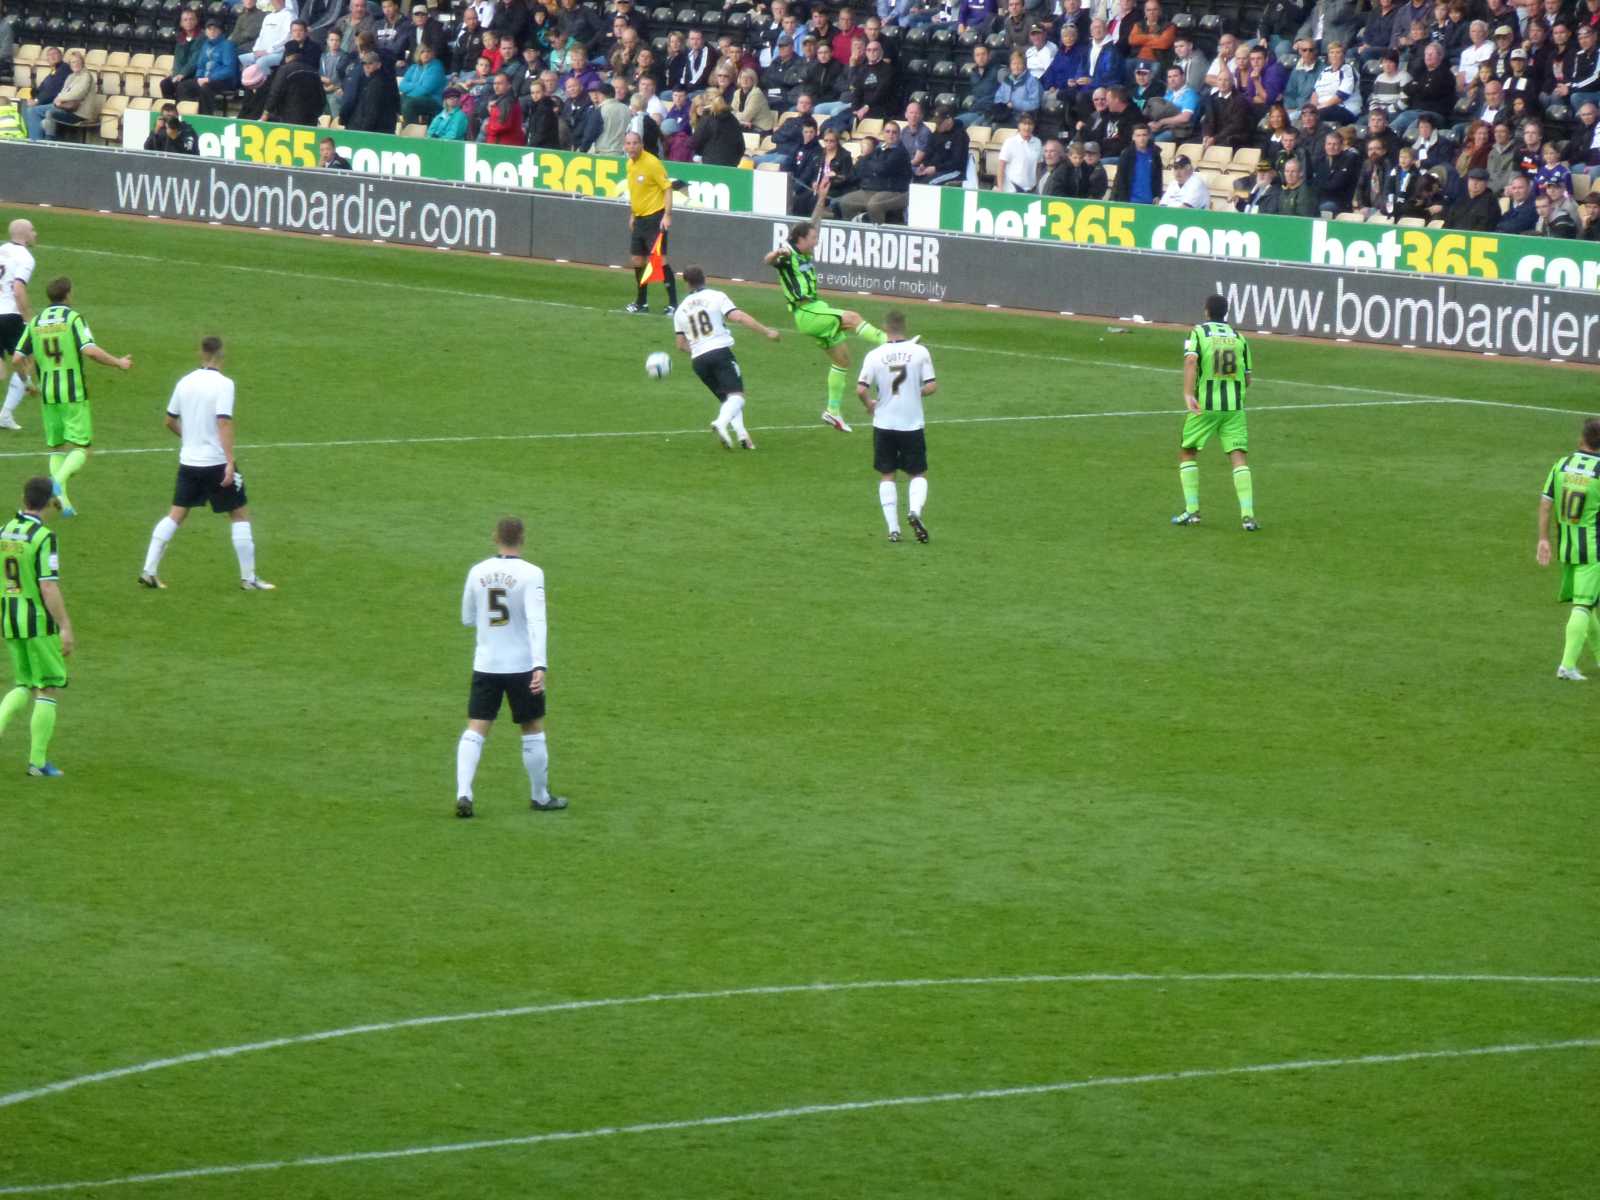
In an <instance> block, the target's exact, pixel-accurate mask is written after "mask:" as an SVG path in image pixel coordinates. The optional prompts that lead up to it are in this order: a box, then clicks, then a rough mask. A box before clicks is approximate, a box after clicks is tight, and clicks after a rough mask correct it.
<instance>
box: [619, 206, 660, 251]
mask: <svg viewBox="0 0 1600 1200" xmlns="http://www.w3.org/2000/svg"><path fill="white" fill-rule="evenodd" d="M666 211H667V210H666V209H662V210H661V211H660V212H653V213H651V214H650V215H649V216H648V217H635V218H634V219H633V229H632V231H631V232H630V234H629V236H628V253H629V254H632V255H636V256H637V257H639V258H649V257H650V251H652V250H654V249H655V248H656V234H658V233H660V232H661V218H662V217H664V216H666ZM666 252H667V239H666V238H664V237H663V238H662V239H661V253H662V254H663V255H665V254H666Z"/></svg>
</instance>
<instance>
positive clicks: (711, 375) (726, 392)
mask: <svg viewBox="0 0 1600 1200" xmlns="http://www.w3.org/2000/svg"><path fill="white" fill-rule="evenodd" d="M694 373H695V374H696V375H698V376H700V382H701V383H703V384H705V385H706V387H708V388H710V389H711V394H712V395H713V396H715V397H716V398H717V399H718V400H726V399H727V398H728V397H729V396H731V395H733V393H734V392H743V391H744V375H743V373H741V372H740V370H739V360H738V359H736V358H735V357H734V356H733V351H732V350H730V349H729V348H728V347H726V346H720V347H718V348H717V349H715V350H707V351H706V352H705V353H704V354H698V355H696V356H695V359H694Z"/></svg>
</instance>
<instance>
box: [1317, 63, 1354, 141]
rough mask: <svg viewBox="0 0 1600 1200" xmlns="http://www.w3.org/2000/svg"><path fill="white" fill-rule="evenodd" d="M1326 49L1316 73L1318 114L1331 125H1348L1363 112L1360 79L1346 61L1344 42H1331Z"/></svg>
mask: <svg viewBox="0 0 1600 1200" xmlns="http://www.w3.org/2000/svg"><path fill="white" fill-rule="evenodd" d="M1327 53H1328V61H1327V62H1326V63H1324V64H1323V67H1322V73H1321V74H1320V75H1318V76H1317V91H1316V100H1315V103H1316V106H1317V115H1318V116H1319V117H1321V119H1322V120H1324V121H1326V122H1328V123H1329V124H1331V125H1348V124H1349V123H1350V122H1351V121H1354V120H1355V119H1356V118H1357V117H1359V116H1360V115H1361V79H1360V77H1359V76H1358V75H1357V74H1356V69H1355V67H1353V66H1352V65H1351V64H1350V63H1348V62H1346V61H1345V57H1344V46H1343V44H1342V43H1340V42H1329V43H1328V48H1327Z"/></svg>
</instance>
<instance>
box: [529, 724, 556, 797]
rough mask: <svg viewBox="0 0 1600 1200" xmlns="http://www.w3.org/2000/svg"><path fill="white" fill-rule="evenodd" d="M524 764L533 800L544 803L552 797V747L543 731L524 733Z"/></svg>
mask: <svg viewBox="0 0 1600 1200" xmlns="http://www.w3.org/2000/svg"><path fill="white" fill-rule="evenodd" d="M522 765H523V766H524V767H526V768H527V769H528V786H529V787H530V788H531V789H532V795H533V802H534V803H535V804H544V803H546V802H547V801H548V800H549V799H550V747H549V746H548V745H547V744H546V743H545V740H544V734H542V733H525V734H523V735H522Z"/></svg>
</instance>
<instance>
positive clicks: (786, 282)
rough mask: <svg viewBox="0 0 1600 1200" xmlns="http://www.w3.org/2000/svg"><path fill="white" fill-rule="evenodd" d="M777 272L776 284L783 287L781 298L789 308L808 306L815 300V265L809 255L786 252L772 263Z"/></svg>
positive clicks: (814, 260)
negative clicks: (786, 302) (787, 303)
mask: <svg viewBox="0 0 1600 1200" xmlns="http://www.w3.org/2000/svg"><path fill="white" fill-rule="evenodd" d="M772 265H773V266H774V267H775V268H776V269H777V272H778V282H779V283H780V284H782V285H783V298H784V299H785V300H787V301H788V302H789V307H790V308H792V309H793V308H799V307H800V306H801V305H802V304H810V303H811V302H812V301H813V300H815V299H816V298H817V263H816V259H814V258H813V257H812V256H811V255H809V254H802V253H800V251H798V250H786V251H784V252H783V253H782V254H780V255H778V257H777V258H776V259H775V260H774V261H773V264H772Z"/></svg>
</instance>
